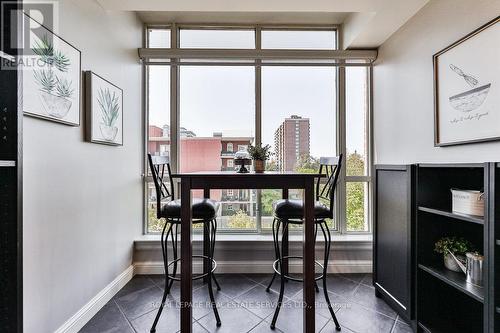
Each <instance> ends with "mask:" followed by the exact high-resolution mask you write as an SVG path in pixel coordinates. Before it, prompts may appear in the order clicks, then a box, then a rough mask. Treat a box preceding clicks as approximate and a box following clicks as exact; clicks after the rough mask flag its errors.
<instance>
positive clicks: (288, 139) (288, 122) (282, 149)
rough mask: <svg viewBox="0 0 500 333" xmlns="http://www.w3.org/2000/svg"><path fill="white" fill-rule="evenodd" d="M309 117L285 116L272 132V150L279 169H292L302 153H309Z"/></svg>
mask: <svg viewBox="0 0 500 333" xmlns="http://www.w3.org/2000/svg"><path fill="white" fill-rule="evenodd" d="M309 146H310V131H309V118H302V117H300V116H297V115H292V116H290V118H285V120H284V121H283V123H281V125H280V126H279V127H278V129H277V130H276V132H275V133H274V152H275V154H276V163H277V167H278V170H280V171H293V170H294V168H295V166H296V164H297V161H298V160H299V158H300V157H301V156H303V155H307V156H308V155H309Z"/></svg>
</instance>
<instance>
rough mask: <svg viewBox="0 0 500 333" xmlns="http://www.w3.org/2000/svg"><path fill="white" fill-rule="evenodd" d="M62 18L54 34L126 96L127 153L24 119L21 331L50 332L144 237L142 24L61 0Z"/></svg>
mask: <svg viewBox="0 0 500 333" xmlns="http://www.w3.org/2000/svg"><path fill="white" fill-rule="evenodd" d="M59 11H60V29H59V35H61V37H62V38H64V39H66V40H67V41H68V42H70V43H72V44H73V45H74V46H76V47H77V48H78V49H80V50H81V52H82V70H92V71H94V72H95V73H97V74H100V75H102V76H103V77H105V78H107V79H109V80H110V81H111V82H113V83H115V84H116V85H118V86H120V87H121V88H123V92H124V94H123V95H124V146H123V147H110V146H104V145H97V144H91V143H86V142H84V140H83V135H84V132H83V129H84V128H83V126H81V127H69V126H65V125H60V124H56V123H52V122H48V121H43V120H38V119H33V118H29V117H24V325H25V332H28V333H30V332H36V333H44V332H53V331H55V330H56V329H57V328H58V327H60V326H61V325H62V324H63V323H64V322H65V321H66V320H68V319H69V318H70V317H71V316H72V315H74V314H75V313H76V312H77V311H78V310H79V309H80V308H81V307H82V306H83V305H84V304H86V303H87V302H88V301H89V300H90V299H91V298H92V297H94V296H95V295H96V294H97V293H98V292H99V291H101V290H102V289H103V288H104V287H105V286H106V285H107V284H109V283H110V282H111V281H112V280H113V279H115V278H116V277H117V276H118V275H119V274H120V273H121V272H123V271H124V270H125V269H126V268H127V267H129V265H130V264H131V263H132V253H133V239H134V238H135V237H137V236H138V235H140V234H141V233H142V224H141V221H142V201H141V197H142V185H141V157H142V149H141V144H142V142H143V140H142V135H141V132H142V130H141V87H142V82H141V80H142V79H141V66H140V65H139V62H138V58H137V48H138V47H140V46H141V43H142V25H141V23H140V22H139V21H138V19H137V18H136V16H135V15H134V14H132V13H123V12H109V11H105V10H103V9H102V8H101V7H100V6H99V5H98V4H97V2H95V1H90V0H87V1H81V0H79V1H77V0H73V1H71V0H63V1H61V2H60V5H59ZM82 116H83V110H82ZM82 121H83V118H82Z"/></svg>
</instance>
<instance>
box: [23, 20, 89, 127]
mask: <svg viewBox="0 0 500 333" xmlns="http://www.w3.org/2000/svg"><path fill="white" fill-rule="evenodd" d="M24 19H25V21H26V22H25V24H24V25H25V26H33V25H37V26H39V30H40V31H41V32H40V33H38V34H37V35H33V36H32V38H31V41H30V49H29V50H26V51H25V54H24V55H23V61H24V62H23V73H22V80H23V97H22V104H23V111H24V114H25V115H28V116H33V117H37V118H42V119H46V120H50V121H55V122H59V123H63V124H66V125H71V126H80V114H81V112H80V110H81V99H80V97H81V52H80V51H79V50H78V49H77V48H75V47H74V46H73V45H71V44H69V43H68V42H67V41H65V40H64V39H62V38H61V37H59V36H58V35H56V34H54V33H53V32H52V31H50V30H49V29H47V28H46V27H45V26H44V25H42V24H39V23H38V22H36V21H35V20H34V19H33V18H31V17H30V16H28V15H26V14H24Z"/></svg>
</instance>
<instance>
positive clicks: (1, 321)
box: [0, 1, 22, 332]
mask: <svg viewBox="0 0 500 333" xmlns="http://www.w3.org/2000/svg"><path fill="white" fill-rule="evenodd" d="M4 4H5V1H0V5H1V6H0V10H1V16H2V20H1V22H2V24H3V25H2V34H1V36H2V38H5V39H4V40H2V43H1V46H2V54H0V61H1V67H0V332H22V219H21V212H22V205H21V204H22V196H21V191H22V182H21V179H22V178H21V165H22V159H21V129H22V126H21V121H22V112H21V111H20V110H19V109H18V108H19V105H18V89H20V88H19V87H22V86H21V83H20V81H19V80H18V79H19V75H18V74H19V73H18V71H17V70H16V66H15V62H14V61H15V56H17V55H18V54H19V53H18V52H17V50H15V49H13V48H12V47H11V43H10V38H9V37H11V36H12V35H14V36H15V35H16V33H17V24H16V22H14V21H15V16H11V15H10V9H15V6H17V4H15V2H10V4H9V6H10V7H8V6H7V7H6V6H3V5H4ZM12 6H14V7H12ZM11 19H13V20H14V21H11Z"/></svg>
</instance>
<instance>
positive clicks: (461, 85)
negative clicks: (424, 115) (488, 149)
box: [433, 17, 500, 146]
mask: <svg viewBox="0 0 500 333" xmlns="http://www.w3.org/2000/svg"><path fill="white" fill-rule="evenodd" d="M499 41H500V17H497V18H495V19H494V20H493V21H491V22H489V23H487V24H485V25H484V26H482V27H480V28H479V29H477V30H476V31H473V32H472V33H470V34H469V35H467V36H465V37H463V38H462V39H460V40H459V41H457V42H455V43H453V44H452V45H450V46H448V47H447V48H445V49H443V50H442V51H440V52H438V53H436V54H435V55H434V56H433V64H434V117H435V140H434V142H435V146H450V145H458V144H465V143H474V142H483V141H492V140H500V63H499V61H500V43H499Z"/></svg>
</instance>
